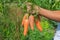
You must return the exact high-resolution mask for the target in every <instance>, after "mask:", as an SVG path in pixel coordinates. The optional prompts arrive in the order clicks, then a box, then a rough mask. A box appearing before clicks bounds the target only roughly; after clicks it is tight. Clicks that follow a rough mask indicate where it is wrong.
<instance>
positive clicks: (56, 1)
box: [0, 0, 60, 40]
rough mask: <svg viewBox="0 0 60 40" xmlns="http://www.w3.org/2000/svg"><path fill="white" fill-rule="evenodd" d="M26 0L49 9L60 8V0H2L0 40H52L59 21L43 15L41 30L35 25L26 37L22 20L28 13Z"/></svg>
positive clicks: (0, 0) (0, 5)
mask: <svg viewBox="0 0 60 40" xmlns="http://www.w3.org/2000/svg"><path fill="white" fill-rule="evenodd" d="M25 2H31V3H33V4H35V5H38V6H40V7H42V8H45V9H48V10H60V0H0V40H52V38H53V37H54V33H55V30H56V27H57V22H55V21H53V20H49V19H47V18H45V17H43V16H42V18H41V25H42V28H43V32H40V31H39V30H38V29H37V28H36V26H35V25H34V31H32V30H31V29H30V28H29V31H28V34H27V35H26V36H25V37H24V35H23V27H22V26H21V21H22V18H23V16H24V14H25V13H26V7H25V6H26V5H25Z"/></svg>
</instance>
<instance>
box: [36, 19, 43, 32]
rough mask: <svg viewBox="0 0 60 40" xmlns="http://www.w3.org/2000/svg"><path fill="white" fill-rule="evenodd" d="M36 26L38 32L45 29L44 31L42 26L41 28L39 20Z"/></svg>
mask: <svg viewBox="0 0 60 40" xmlns="http://www.w3.org/2000/svg"><path fill="white" fill-rule="evenodd" d="M36 26H37V28H38V30H39V31H41V32H42V30H43V29H42V26H41V24H40V21H39V20H36Z"/></svg>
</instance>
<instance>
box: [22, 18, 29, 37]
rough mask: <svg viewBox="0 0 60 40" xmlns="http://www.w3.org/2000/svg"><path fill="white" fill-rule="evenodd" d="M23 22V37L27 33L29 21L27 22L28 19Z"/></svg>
mask: <svg viewBox="0 0 60 40" xmlns="http://www.w3.org/2000/svg"><path fill="white" fill-rule="evenodd" d="M24 21H25V22H24V32H23V34H24V36H26V35H27V32H28V25H29V21H28V19H25V20H24Z"/></svg>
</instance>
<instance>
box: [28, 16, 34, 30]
mask: <svg viewBox="0 0 60 40" xmlns="http://www.w3.org/2000/svg"><path fill="white" fill-rule="evenodd" d="M29 24H30V27H31V29H32V30H34V16H33V15H30V16H29Z"/></svg>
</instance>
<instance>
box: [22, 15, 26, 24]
mask: <svg viewBox="0 0 60 40" xmlns="http://www.w3.org/2000/svg"><path fill="white" fill-rule="evenodd" d="M26 18H27V14H25V15H24V17H23V20H22V25H24V20H25V19H26Z"/></svg>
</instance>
